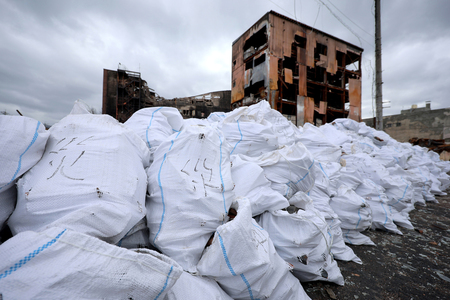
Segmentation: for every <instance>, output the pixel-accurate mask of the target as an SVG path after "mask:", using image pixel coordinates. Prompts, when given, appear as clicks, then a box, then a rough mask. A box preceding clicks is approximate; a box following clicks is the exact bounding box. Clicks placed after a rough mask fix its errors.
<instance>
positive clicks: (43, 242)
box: [0, 227, 182, 300]
mask: <svg viewBox="0 0 450 300" xmlns="http://www.w3.org/2000/svg"><path fill="white" fill-rule="evenodd" d="M0 253H1V254H2V255H1V257H2V259H0V295H2V296H3V299H136V300H137V299H163V297H164V296H165V294H166V293H167V291H168V290H170V288H171V287H172V286H173V284H174V283H175V282H176V281H177V279H178V278H179V277H180V275H181V272H182V269H181V267H180V266H179V265H178V264H177V263H176V262H174V261H173V260H172V259H170V258H169V257H166V256H164V255H162V254H160V253H158V252H155V251H151V250H148V249H139V250H138V252H135V251H131V250H127V249H124V248H120V247H116V246H114V245H110V244H108V243H105V242H103V241H101V240H99V239H97V238H93V237H90V236H88V235H85V234H81V233H78V232H75V231H71V230H69V229H64V228H59V227H52V228H48V229H46V230H45V231H42V232H32V231H25V232H22V233H20V234H18V235H16V236H14V237H12V238H10V239H9V240H8V241H6V242H5V243H3V244H2V245H0Z"/></svg>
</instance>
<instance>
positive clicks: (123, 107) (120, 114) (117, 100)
mask: <svg viewBox="0 0 450 300" xmlns="http://www.w3.org/2000/svg"><path fill="white" fill-rule="evenodd" d="M230 101H231V91H229V90H228V91H216V92H210V93H206V94H201V95H197V96H192V97H183V98H174V99H165V98H163V97H160V96H159V95H158V94H157V93H156V92H155V91H154V90H153V89H151V88H150V87H149V86H148V84H147V82H146V81H145V80H143V79H142V78H141V73H140V72H133V71H128V70H122V69H117V70H116V71H114V70H107V69H103V105H102V113H103V114H108V115H110V116H112V117H114V118H116V119H117V120H118V121H120V122H125V121H126V120H128V118H129V117H131V116H132V115H133V113H134V112H136V111H138V110H139V109H141V108H145V107H155V106H170V107H175V108H177V109H178V110H179V111H180V113H181V115H182V116H183V117H184V118H206V117H208V115H209V114H210V113H212V112H215V111H223V112H228V111H230Z"/></svg>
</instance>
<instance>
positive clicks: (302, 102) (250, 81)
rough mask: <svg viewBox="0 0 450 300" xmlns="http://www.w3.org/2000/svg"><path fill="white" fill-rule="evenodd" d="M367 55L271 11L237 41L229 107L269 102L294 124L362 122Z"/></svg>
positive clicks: (234, 51) (233, 58) (234, 43)
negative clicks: (340, 120) (363, 69)
mask: <svg viewBox="0 0 450 300" xmlns="http://www.w3.org/2000/svg"><path fill="white" fill-rule="evenodd" d="M363 51H364V50H363V49H362V48H360V47H357V46H355V45H352V44H350V43H347V42H345V41H343V40H341V39H339V38H336V37H333V36H331V35H329V34H327V33H324V32H322V31H320V30H317V29H314V28H312V27H310V26H307V25H305V24H302V23H300V22H297V21H295V20H292V19H290V18H288V17H285V16H283V15H281V14H278V13H276V12H274V11H270V12H268V13H266V14H265V15H264V16H263V17H262V18H261V19H259V21H258V22H256V23H255V24H254V25H253V26H252V27H251V28H250V29H248V30H247V31H246V32H245V33H244V34H242V35H241V36H240V37H239V38H238V39H237V40H235V41H234V42H233V49H232V87H231V105H232V107H233V108H236V107H239V106H246V105H250V104H252V103H256V102H258V101H260V100H261V99H266V100H267V101H269V103H270V105H271V106H272V108H274V109H276V110H278V111H280V112H281V113H282V114H284V115H285V116H286V117H288V119H290V120H291V121H293V123H294V124H296V125H303V124H304V123H305V122H310V123H314V124H316V125H320V124H323V123H326V122H331V121H332V120H334V119H336V118H345V117H350V118H351V119H353V120H356V121H358V122H359V121H361V56H362V52H363Z"/></svg>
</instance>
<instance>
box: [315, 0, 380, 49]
mask: <svg viewBox="0 0 450 300" xmlns="http://www.w3.org/2000/svg"><path fill="white" fill-rule="evenodd" d="M316 1H318V2H320V3H321V4H322V5H323V6H325V7H326V8H327V9H328V10H329V11H330V13H331V14H332V15H333V16H334V17H335V18H336V19H337V20H338V21H339V22H340V23H341V24H342V25H344V27H345V28H347V29H348V30H349V31H350V32H351V33H353V35H354V36H356V38H357V39H358V40H359V43H360V45H361V46H362V42H361V40H363V41H365V42H366V43H369V44H370V45H371V46H372V44H371V43H370V42H369V41H367V40H365V39H364V38H362V37H360V36H359V35H358V34H357V33H356V32H354V31H353V30H352V29H351V27H350V26H348V25H347V24H345V23H344V21H342V19H341V18H339V17H338V16H337V15H336V14H335V13H334V12H333V11H332V10H331V8H330V7H329V6H328V5H326V4H325V3H324V2H323V1H322V0H316Z"/></svg>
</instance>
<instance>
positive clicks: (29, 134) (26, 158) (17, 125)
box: [0, 115, 49, 242]
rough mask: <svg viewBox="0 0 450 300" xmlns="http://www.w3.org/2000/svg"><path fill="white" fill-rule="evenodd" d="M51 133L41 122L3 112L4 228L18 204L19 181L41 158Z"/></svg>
mask: <svg viewBox="0 0 450 300" xmlns="http://www.w3.org/2000/svg"><path fill="white" fill-rule="evenodd" d="M48 136H49V134H48V132H47V131H46V130H45V127H44V125H42V124H41V122H39V121H36V120H33V119H31V118H27V117H21V116H8V115H0V141H1V142H0V166H1V172H0V230H2V228H3V226H4V225H5V222H6V220H7V219H8V218H9V216H10V215H11V213H12V212H13V210H14V207H15V206H16V199H17V189H16V182H17V180H18V179H19V178H20V176H22V175H23V174H24V173H25V172H27V171H28V170H29V169H30V168H31V167H33V166H34V165H35V164H36V163H37V162H38V161H39V160H40V159H41V157H42V154H43V153H44V150H45V144H46V143H47V139H48ZM0 242H1V241H0Z"/></svg>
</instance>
